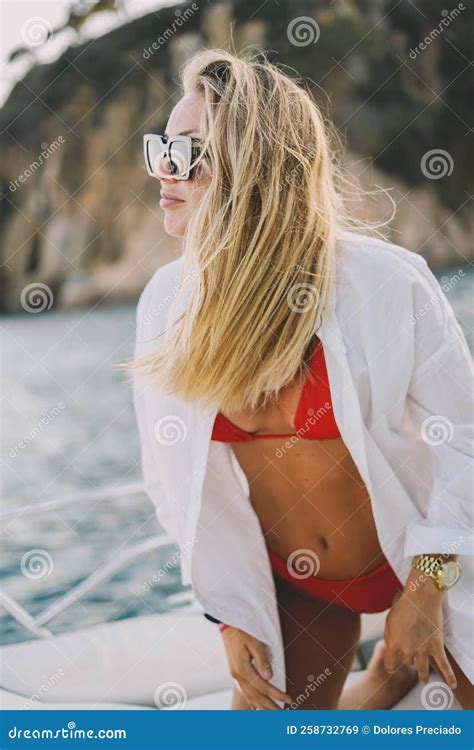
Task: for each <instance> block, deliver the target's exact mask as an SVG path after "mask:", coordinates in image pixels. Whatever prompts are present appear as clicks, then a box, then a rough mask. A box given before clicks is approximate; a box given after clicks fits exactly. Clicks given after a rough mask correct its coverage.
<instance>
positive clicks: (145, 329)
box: [133, 282, 179, 541]
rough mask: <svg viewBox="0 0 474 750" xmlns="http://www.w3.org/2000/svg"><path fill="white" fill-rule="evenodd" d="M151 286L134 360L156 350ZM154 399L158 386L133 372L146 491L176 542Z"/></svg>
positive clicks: (143, 299)
mask: <svg viewBox="0 0 474 750" xmlns="http://www.w3.org/2000/svg"><path fill="white" fill-rule="evenodd" d="M151 291H152V287H151V283H150V282H148V284H147V285H146V286H145V288H144V290H143V292H142V293H141V295H140V298H139V300H138V304H137V313H136V335H135V349H134V357H135V358H138V357H141V356H144V355H146V354H149V353H150V352H151V351H152V350H153V346H154V344H153V333H152V330H151V328H152V326H151V325H150V324H148V325H147V320H149V319H150V310H151V309H152V308H151V303H152V298H151ZM154 398H159V394H157V392H156V390H154V386H153V384H152V382H151V381H150V379H149V378H148V377H145V375H144V374H143V373H142V371H141V370H133V402H134V408H135V417H136V421H137V426H138V433H139V438H140V450H141V467H142V474H143V481H144V485H145V492H146V494H147V495H148V497H149V498H150V500H151V502H152V503H153V505H154V506H155V513H156V517H157V519H158V521H159V523H160V525H161V526H162V527H163V529H164V530H165V531H166V533H167V534H168V535H169V536H170V537H171V538H172V539H173V540H175V541H177V540H178V539H179V536H178V533H177V528H176V523H175V518H174V514H173V513H171V511H170V508H169V506H168V504H167V503H166V496H165V490H164V487H163V485H162V482H161V480H160V477H159V473H158V471H157V469H156V465H157V461H156V460H155V459H154V444H155V440H156V438H155V432H154V425H153V423H152V422H153V420H152V419H151V415H152V413H153V409H152V403H153V399H154Z"/></svg>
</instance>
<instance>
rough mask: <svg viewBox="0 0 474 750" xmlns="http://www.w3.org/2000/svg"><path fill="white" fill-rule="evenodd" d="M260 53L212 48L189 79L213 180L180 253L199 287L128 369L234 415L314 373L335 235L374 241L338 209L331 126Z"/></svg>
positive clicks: (187, 69)
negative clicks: (199, 102)
mask: <svg viewBox="0 0 474 750" xmlns="http://www.w3.org/2000/svg"><path fill="white" fill-rule="evenodd" d="M258 55H259V58H257V57H256V56H252V55H250V54H247V53H243V54H242V53H241V54H240V55H239V56H238V55H235V54H233V53H231V52H228V51H226V50H221V49H207V50H203V51H200V52H198V53H197V54H195V55H194V56H193V57H191V58H190V59H189V60H188V61H187V63H186V64H185V66H184V69H183V70H182V82H183V86H184V92H185V93H188V92H197V93H199V94H201V95H202V96H203V99H204V106H203V113H202V120H201V129H200V133H201V138H202V140H203V152H202V154H203V157H202V158H203V159H205V161H206V163H208V164H209V168H210V173H211V181H210V185H209V187H208V188H207V189H206V191H205V194H204V197H203V199H202V201H201V203H200V204H199V206H198V207H197V209H196V210H195V211H194V212H193V215H192V216H191V219H190V221H189V224H188V227H187V230H186V234H185V237H184V243H183V254H184V271H183V275H184V276H185V277H186V276H188V274H190V273H191V269H194V272H193V273H195V272H196V270H197V283H196V284H195V285H194V287H193V289H192V294H191V296H190V303H189V305H188V306H187V308H186V309H185V311H184V313H182V314H181V315H180V316H179V317H178V318H177V320H176V321H175V322H174V323H173V330H172V329H171V327H168V330H167V331H166V332H165V333H166V335H165V336H164V341H162V342H161V343H160V346H159V347H157V349H156V350H155V351H154V352H153V353H152V354H149V355H147V356H146V357H141V358H139V359H135V360H134V361H133V362H131V363H128V366H129V367H130V368H132V369H133V368H143V369H144V370H145V372H146V374H147V375H148V376H149V377H151V379H152V381H153V382H154V383H156V385H158V386H159V387H160V388H162V389H164V390H165V391H167V392H172V393H176V394H177V395H179V396H180V397H181V398H183V399H184V400H187V401H193V400H196V399H198V400H199V399H204V400H206V401H211V402H213V403H214V404H216V405H217V407H218V408H220V409H221V410H223V411H227V412H229V413H230V412H232V411H234V410H235V411H237V410H240V409H244V408H250V409H252V410H253V409H256V408H257V407H259V406H263V405H264V404H265V403H266V401H267V400H268V399H272V398H274V397H276V396H277V395H278V392H279V391H280V389H281V388H282V387H283V386H285V385H287V384H289V383H290V382H291V381H292V380H293V379H294V378H295V376H299V375H302V376H305V377H306V376H308V374H309V368H308V360H309V356H310V354H311V351H312V346H311V345H312V343H313V338H314V332H315V330H316V326H317V323H318V320H320V317H321V315H322V312H323V310H324V308H325V306H326V304H327V301H328V298H329V295H330V293H331V286H332V284H333V282H334V273H335V260H336V259H335V253H336V243H337V238H338V235H339V232H340V230H341V229H344V228H346V229H347V228H349V229H352V230H354V229H356V230H357V229H362V230H363V231H364V232H366V233H367V231H368V225H367V224H366V223H363V222H361V221H359V222H358V221H355V220H353V219H352V218H351V217H350V215H349V213H348V210H347V204H346V201H345V200H344V199H343V190H342V187H341V186H342V183H343V181H344V178H342V177H341V173H340V169H339V167H338V165H337V162H336V159H335V156H334V153H333V150H332V148H331V145H330V132H331V126H330V125H329V124H328V123H325V121H324V119H323V116H322V115H321V112H320V110H319V108H318V106H317V104H316V103H315V101H314V100H313V98H312V97H311V95H310V94H309V93H308V92H307V91H306V90H305V89H304V88H303V87H302V86H301V85H299V84H298V83H296V82H295V81H294V80H292V79H291V78H290V77H288V76H287V75H285V74H284V73H282V72H281V71H280V70H279V69H278V68H277V67H276V66H275V65H273V64H271V63H270V62H269V61H268V60H267V58H266V56H265V54H264V53H262V52H261V51H259V52H258ZM353 189H354V188H353V185H351V190H353ZM378 226H381V225H380V224H379V225H378ZM157 302H158V300H157ZM171 315H172V313H171Z"/></svg>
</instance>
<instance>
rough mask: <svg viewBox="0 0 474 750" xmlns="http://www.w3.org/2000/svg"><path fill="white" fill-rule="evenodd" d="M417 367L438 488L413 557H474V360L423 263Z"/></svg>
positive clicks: (416, 527) (417, 398)
mask: <svg viewBox="0 0 474 750" xmlns="http://www.w3.org/2000/svg"><path fill="white" fill-rule="evenodd" d="M410 324H411V325H413V326H414V331H415V335H414V347H415V350H414V367H413V371H412V376H411V380H410V384H409V390H408V395H407V402H408V407H409V409H410V413H411V418H412V421H413V423H414V427H415V429H416V431H417V432H418V434H419V435H420V437H421V439H422V440H423V441H424V442H425V443H426V444H427V445H428V448H429V456H430V468H431V476H432V480H433V482H432V487H431V491H430V497H429V501H428V505H427V512H426V515H425V516H424V517H423V519H422V520H421V521H420V522H418V523H415V524H412V525H410V527H409V528H408V529H407V534H406V539H405V550H404V554H405V556H411V555H414V554H419V553H431V552H444V553H446V554H458V553H459V554H468V555H472V554H474V538H473V532H472V527H473V488H474V481H473V480H474V476H473V466H474V461H473V457H474V450H473V448H474V420H473V400H472V396H473V375H474V369H473V363H472V357H471V354H470V351H469V348H468V345H467V342H466V339H465V337H464V334H463V331H462V329H461V326H460V325H459V323H458V321H457V319H456V316H455V314H454V311H453V309H452V307H451V305H450V304H449V302H448V299H447V297H446V295H445V293H444V291H443V289H442V288H441V286H440V284H439V283H438V281H437V279H436V277H435V276H434V274H433V273H432V272H431V271H430V269H429V267H428V265H427V263H426V261H425V260H424V259H422V263H421V264H420V272H419V273H418V272H416V271H415V279H414V283H413V315H412V319H411V321H410Z"/></svg>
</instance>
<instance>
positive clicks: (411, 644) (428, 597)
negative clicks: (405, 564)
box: [384, 571, 457, 690]
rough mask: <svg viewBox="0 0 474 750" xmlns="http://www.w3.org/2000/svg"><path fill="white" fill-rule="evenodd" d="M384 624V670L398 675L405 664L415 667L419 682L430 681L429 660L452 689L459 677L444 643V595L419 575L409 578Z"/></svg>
mask: <svg viewBox="0 0 474 750" xmlns="http://www.w3.org/2000/svg"><path fill="white" fill-rule="evenodd" d="M398 597H399V598H398V599H397V600H396V601H395V603H394V604H393V605H392V608H391V609H390V611H389V613H388V615H387V619H386V621H385V632H384V639H385V642H386V644H387V650H386V652H385V660H384V663H385V669H386V670H387V672H395V670H396V669H397V667H399V666H400V665H401V664H402V663H407V664H410V665H411V664H414V666H415V667H416V670H417V672H418V679H419V681H420V682H427V681H428V673H429V668H430V657H431V658H432V659H433V660H434V662H435V663H436V665H437V666H438V669H439V671H440V674H441V675H442V676H443V677H444V679H445V680H446V682H447V684H448V685H449V687H450V688H451V689H453V690H454V689H455V688H456V685H457V683H456V677H455V675H454V672H453V670H452V668H451V665H450V663H449V661H448V657H447V655H446V651H445V648H444V639H443V611H442V607H441V601H442V597H443V591H440V590H439V589H438V588H437V587H436V584H435V582H434V581H433V580H432V579H431V578H428V577H426V576H423V577H422V579H421V580H420V574H419V571H415V572H413V573H411V574H410V576H409V578H408V580H407V582H406V585H405V588H404V590H403V592H402V594H401V595H400V594H399V595H398Z"/></svg>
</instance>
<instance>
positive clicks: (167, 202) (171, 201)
mask: <svg viewBox="0 0 474 750" xmlns="http://www.w3.org/2000/svg"><path fill="white" fill-rule="evenodd" d="M181 203H184V201H179V200H177V199H175V198H165V197H163V198H162V199H161V200H160V206H161V208H171V207H172V206H179V205H180V204H181Z"/></svg>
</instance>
